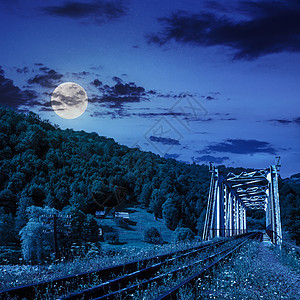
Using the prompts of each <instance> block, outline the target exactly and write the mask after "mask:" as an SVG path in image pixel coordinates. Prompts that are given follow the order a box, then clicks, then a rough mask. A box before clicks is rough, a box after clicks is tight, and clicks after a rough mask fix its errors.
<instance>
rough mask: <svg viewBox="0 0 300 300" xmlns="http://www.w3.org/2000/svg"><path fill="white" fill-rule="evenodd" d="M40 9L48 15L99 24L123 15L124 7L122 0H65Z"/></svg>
mask: <svg viewBox="0 0 300 300" xmlns="http://www.w3.org/2000/svg"><path fill="white" fill-rule="evenodd" d="M42 11H43V12H45V13H47V14H49V15H50V16H55V17H64V18H70V19H74V20H81V21H86V22H89V23H97V24H101V23H104V22H108V21H111V20H114V19H118V18H120V17H122V16H123V15H125V13H126V7H125V3H124V1H123V0H112V1H106V0H98V1H89V2H80V1H66V2H64V3H63V4H61V5H58V6H48V7H45V8H43V9H42Z"/></svg>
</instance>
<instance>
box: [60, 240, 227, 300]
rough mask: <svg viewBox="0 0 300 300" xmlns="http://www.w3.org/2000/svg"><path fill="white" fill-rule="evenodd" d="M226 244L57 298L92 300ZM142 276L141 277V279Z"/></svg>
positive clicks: (162, 262)
mask: <svg viewBox="0 0 300 300" xmlns="http://www.w3.org/2000/svg"><path fill="white" fill-rule="evenodd" d="M226 242H228V240H223V241H218V242H215V243H210V244H208V245H205V246H204V247H203V248H200V249H194V250H191V251H189V252H186V253H183V254H180V255H178V256H175V257H172V258H167V259H165V260H163V261H161V262H158V263H156V264H153V265H151V266H148V267H145V268H143V269H140V270H138V271H135V272H132V273H129V274H125V275H123V276H120V277H118V278H115V279H112V280H109V281H106V282H104V283H101V284H100V285H97V286H94V287H91V288H88V289H85V290H82V291H79V292H75V293H71V294H69V295H67V296H65V297H61V298H59V299H60V300H71V299H72V300H75V299H76V300H77V299H92V297H94V296H99V295H100V294H102V295H105V293H107V292H108V290H113V289H120V286H121V285H122V286H126V285H128V284H129V283H130V281H132V280H134V279H139V278H150V277H151V276H154V275H155V273H156V272H157V271H158V270H159V269H160V268H161V267H162V266H164V265H169V264H171V263H172V262H174V261H177V260H180V259H183V258H186V257H190V256H195V255H197V254H198V253H200V252H202V251H203V250H207V249H208V248H212V247H215V246H220V245H222V244H224V243H226ZM142 276H143V277H142Z"/></svg>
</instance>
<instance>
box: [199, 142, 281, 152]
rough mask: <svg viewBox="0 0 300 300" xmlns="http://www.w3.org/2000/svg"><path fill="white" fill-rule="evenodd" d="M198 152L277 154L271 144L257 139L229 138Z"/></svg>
mask: <svg viewBox="0 0 300 300" xmlns="http://www.w3.org/2000/svg"><path fill="white" fill-rule="evenodd" d="M197 152H198V153H203V154H208V153H211V152H226V153H234V154H254V153H268V154H276V150H275V149H274V148H273V147H272V145H271V144H269V143H267V142H262V141H257V140H242V139H228V140H226V141H225V142H221V143H216V144H211V145H209V146H207V147H206V148H205V149H204V151H197Z"/></svg>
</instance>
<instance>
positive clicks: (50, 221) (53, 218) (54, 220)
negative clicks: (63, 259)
mask: <svg viewBox="0 0 300 300" xmlns="http://www.w3.org/2000/svg"><path fill="white" fill-rule="evenodd" d="M41 217H42V218H45V219H46V220H45V221H43V224H45V225H53V229H51V230H50V231H48V230H44V233H45V234H48V233H53V243H54V253H55V259H56V260H59V259H60V252H59V248H58V233H61V234H66V235H69V234H70V231H68V230H65V228H61V229H60V230H58V221H59V220H61V219H70V218H71V216H70V215H67V216H63V215H56V214H53V215H48V216H46V215H42V216H41ZM70 226H71V224H70V223H67V224H64V225H63V227H70Z"/></svg>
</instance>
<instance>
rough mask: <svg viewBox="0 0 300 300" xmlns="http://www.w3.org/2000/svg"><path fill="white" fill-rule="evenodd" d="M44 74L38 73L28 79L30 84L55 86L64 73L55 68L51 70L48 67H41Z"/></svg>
mask: <svg viewBox="0 0 300 300" xmlns="http://www.w3.org/2000/svg"><path fill="white" fill-rule="evenodd" d="M40 70H41V71H43V73H44V74H41V75H36V76H34V77H33V78H30V79H28V81H27V82H28V83H29V84H39V85H40V86H42V87H47V88H54V87H56V86H57V85H58V84H59V83H60V79H62V77H63V75H62V74H60V73H58V72H56V71H55V70H53V69H51V70H49V69H48V68H47V67H43V68H40Z"/></svg>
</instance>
